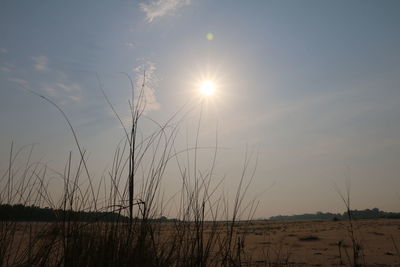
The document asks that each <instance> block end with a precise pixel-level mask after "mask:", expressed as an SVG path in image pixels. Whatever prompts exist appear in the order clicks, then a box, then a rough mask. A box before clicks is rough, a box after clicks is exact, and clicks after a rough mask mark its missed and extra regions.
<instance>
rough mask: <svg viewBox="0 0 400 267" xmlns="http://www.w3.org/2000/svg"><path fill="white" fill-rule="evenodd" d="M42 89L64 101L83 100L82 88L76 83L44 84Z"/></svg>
mask: <svg viewBox="0 0 400 267" xmlns="http://www.w3.org/2000/svg"><path fill="white" fill-rule="evenodd" d="M42 91H44V92H45V93H46V94H47V95H49V96H50V97H52V98H55V99H58V100H60V101H61V103H64V102H65V101H66V100H67V99H69V100H72V101H75V102H78V101H80V100H81V93H82V88H81V87H80V86H79V85H78V84H76V83H60V82H57V83H51V84H45V85H43V86H42Z"/></svg>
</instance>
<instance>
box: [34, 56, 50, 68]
mask: <svg viewBox="0 0 400 267" xmlns="http://www.w3.org/2000/svg"><path fill="white" fill-rule="evenodd" d="M32 60H33V61H34V65H33V68H34V69H35V70H37V71H46V70H48V69H49V68H48V64H49V60H48V59H47V57H45V56H37V57H32Z"/></svg>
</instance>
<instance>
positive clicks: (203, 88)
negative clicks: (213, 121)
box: [199, 80, 216, 96]
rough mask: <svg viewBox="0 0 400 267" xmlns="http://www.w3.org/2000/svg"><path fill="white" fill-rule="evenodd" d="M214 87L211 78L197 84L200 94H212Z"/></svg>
mask: <svg viewBox="0 0 400 267" xmlns="http://www.w3.org/2000/svg"><path fill="white" fill-rule="evenodd" d="M215 89H216V86H215V83H214V82H213V81H211V80H205V81H203V82H201V84H200V86H199V90H200V92H201V94H202V95H204V96H211V95H212V94H214V92H215Z"/></svg>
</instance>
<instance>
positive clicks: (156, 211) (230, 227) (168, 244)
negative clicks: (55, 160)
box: [0, 74, 257, 266]
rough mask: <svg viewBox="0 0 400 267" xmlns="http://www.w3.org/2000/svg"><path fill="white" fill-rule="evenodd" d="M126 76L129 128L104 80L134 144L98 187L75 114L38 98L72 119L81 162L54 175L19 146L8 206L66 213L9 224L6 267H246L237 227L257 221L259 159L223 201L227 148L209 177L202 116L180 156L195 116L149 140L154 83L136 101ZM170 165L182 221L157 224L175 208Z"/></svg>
mask: <svg viewBox="0 0 400 267" xmlns="http://www.w3.org/2000/svg"><path fill="white" fill-rule="evenodd" d="M127 77H128V78H129V82H130V84H131V87H132V97H131V99H130V101H129V105H130V117H131V122H130V125H125V124H124V122H123V120H122V119H121V117H120V116H119V114H118V113H117V112H116V111H115V108H114V107H113V105H112V104H111V101H110V100H109V99H108V97H107V96H106V94H105V91H104V89H103V87H102V85H101V82H100V79H99V84H100V88H101V91H102V93H103V95H104V98H105V100H106V102H107V103H108V105H109V106H110V108H111V109H112V111H113V112H114V114H115V116H116V118H117V119H118V120H119V122H120V124H121V125H122V128H123V131H124V136H125V137H124V138H123V140H121V141H120V142H119V144H118V145H117V147H116V149H115V151H114V155H113V160H112V165H111V168H110V169H109V170H108V172H107V175H105V176H102V177H101V179H99V182H98V183H95V182H94V181H95V179H93V177H92V175H91V172H90V169H89V167H88V164H87V157H86V151H85V150H84V149H83V148H82V146H81V145H80V143H79V139H78V136H77V133H76V132H75V130H74V128H73V126H72V123H71V121H70V120H69V119H68V117H67V115H66V114H65V113H64V111H63V110H62V109H61V108H60V107H59V106H58V105H57V104H56V103H55V102H53V101H52V100H51V99H49V98H47V97H45V96H43V95H39V94H37V93H34V94H35V95H37V96H39V97H41V98H42V99H44V101H45V102H46V103H49V104H51V105H53V106H54V107H55V108H56V109H57V110H58V111H59V112H60V114H61V115H62V116H63V118H64V120H65V121H66V123H67V125H68V126H69V128H70V130H71V132H72V134H73V136H74V140H75V144H76V146H77V150H78V152H79V157H78V158H76V159H74V158H73V156H72V152H70V153H69V154H68V157H67V159H66V164H65V167H64V170H62V171H61V172H55V171H53V170H50V168H49V167H48V166H47V165H46V164H43V163H42V162H35V161H32V157H31V155H32V151H33V146H30V147H29V146H28V147H23V148H21V149H20V150H18V151H15V148H14V144H13V143H12V145H11V149H10V157H9V164H8V168H7V170H6V171H5V172H4V173H3V175H2V176H1V180H0V185H1V188H2V190H1V192H0V204H10V205H11V204H16V203H21V204H23V205H27V206H29V205H36V206H47V207H51V208H52V209H61V210H62V211H63V212H61V213H57V220H56V221H55V222H47V223H21V222H13V221H2V222H0V266H239V265H241V264H242V263H243V262H244V259H245V257H246V249H245V245H244V243H245V236H244V235H243V234H240V233H238V231H236V226H237V222H238V220H239V219H240V218H241V217H243V214H244V213H243V212H244V210H246V211H247V212H248V217H247V218H248V219H251V217H252V215H253V214H254V211H255V209H256V207H257V205H256V204H255V202H254V201H253V202H250V203H248V204H247V205H244V196H245V195H246V193H247V191H248V189H249V185H250V183H251V181H252V179H253V177H254V170H255V166H254V167H252V165H251V164H250V163H251V160H252V157H251V155H250V154H249V155H248V154H246V155H245V161H244V166H243V171H242V173H241V174H240V179H239V183H238V185H237V189H236V194H235V196H234V199H233V200H229V199H227V197H226V196H224V195H223V194H221V195H219V194H220V193H219V192H221V190H220V187H221V184H222V180H221V181H219V182H216V181H214V179H213V175H214V167H215V160H216V158H217V151H218V140H216V145H215V147H214V148H213V150H212V163H211V166H210V168H209V169H208V170H206V171H204V170H203V171H201V170H199V169H198V167H197V166H198V165H197V161H198V159H197V153H198V150H199V149H200V147H199V146H198V132H199V131H200V125H201V124H200V122H201V115H200V118H199V124H198V129H197V134H196V141H195V144H194V146H192V147H191V146H189V145H188V146H187V147H186V149H183V150H181V151H179V150H178V149H177V147H176V141H177V140H176V138H177V136H178V130H179V127H180V124H181V121H182V120H183V119H184V118H185V116H186V113H185V111H184V110H180V111H178V112H177V113H176V114H174V115H173V116H172V117H171V119H170V120H168V121H167V122H166V123H164V124H159V123H157V122H154V121H153V122H154V124H155V125H156V130H154V132H152V133H151V134H149V135H147V136H143V135H141V134H140V131H139V129H140V124H141V122H142V120H143V119H144V112H145V110H146V104H147V103H146V97H145V93H144V90H145V84H146V75H145V74H144V77H143V83H142V86H141V88H139V90H138V91H137V93H136V95H135V88H134V86H133V85H134V83H133V82H132V80H131V78H130V77H129V75H127ZM24 153H25V155H26V154H27V156H25V158H24V157H23V154H24ZM193 153H194V155H193ZM180 155H185V156H186V160H182V159H181V158H180ZM191 156H192V157H191ZM21 158H24V159H25V161H24V163H23V164H22V166H20V165H19V164H17V162H19V161H20V160H21ZM171 163H174V164H175V163H176V164H177V166H178V170H179V175H180V185H179V186H178V187H179V188H180V191H179V192H178V193H177V195H176V196H175V198H174V199H178V205H176V206H177V207H176V210H175V217H176V220H174V221H170V222H165V221H162V220H158V218H159V217H160V215H161V214H163V212H164V209H165V205H166V203H165V202H168V201H166V200H165V199H164V197H163V194H162V192H163V190H162V181H163V179H164V178H165V171H166V168H167V166H169V165H170V164H171ZM54 176H56V177H57V178H58V179H59V180H61V181H62V197H61V198H55V197H54V195H53V194H52V192H51V190H50V188H52V187H50V186H49V183H50V180H51V179H52V178H54ZM52 189H53V188H52ZM229 203H233V207H230V206H229ZM70 211H98V212H107V213H113V214H120V215H121V216H120V217H118V216H116V217H115V218H116V219H114V220H112V221H111V222H102V218H101V217H98V218H96V219H95V220H91V221H88V222H86V221H79V220H76V218H73V217H72V212H70ZM123 216H127V217H128V218H129V220H128V221H127V220H124V219H123ZM221 219H223V220H222V222H221Z"/></svg>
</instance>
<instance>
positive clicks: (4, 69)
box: [0, 66, 11, 72]
mask: <svg viewBox="0 0 400 267" xmlns="http://www.w3.org/2000/svg"><path fill="white" fill-rule="evenodd" d="M0 71H1V72H10V71H11V70H10V68H8V67H6V66H0Z"/></svg>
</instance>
